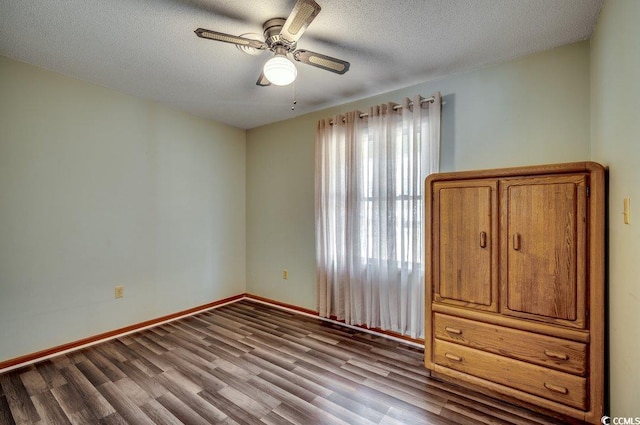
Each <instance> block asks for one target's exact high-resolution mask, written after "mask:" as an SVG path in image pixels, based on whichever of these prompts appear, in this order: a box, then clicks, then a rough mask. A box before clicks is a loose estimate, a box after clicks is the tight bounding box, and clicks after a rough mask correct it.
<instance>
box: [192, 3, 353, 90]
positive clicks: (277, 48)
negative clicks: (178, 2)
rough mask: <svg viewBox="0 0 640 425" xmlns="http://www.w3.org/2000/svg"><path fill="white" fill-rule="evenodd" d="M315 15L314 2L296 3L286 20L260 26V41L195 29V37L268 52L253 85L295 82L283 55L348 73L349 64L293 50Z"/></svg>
mask: <svg viewBox="0 0 640 425" xmlns="http://www.w3.org/2000/svg"><path fill="white" fill-rule="evenodd" d="M318 13H320V6H319V5H318V3H316V2H315V1H314V0H298V1H297V2H296V4H295V6H294V7H293V10H292V11H291V14H290V15H289V17H288V18H287V19H284V18H272V19H269V20H268V21H266V22H265V23H264V24H263V25H262V28H263V34H264V41H262V40H260V39H257V38H259V37H255V38H254V37H251V35H247V34H243V35H242V36H235V35H230V34H225V33H222V32H217V31H212V30H208V29H204V28H198V29H197V30H195V33H196V35H197V36H198V37H200V38H206V39H208V40H216V41H222V42H225V43H231V44H235V45H236V46H237V47H238V48H239V49H240V50H242V51H244V52H246V53H249V54H256V53H261V52H264V51H267V50H270V51H272V52H273V53H274V55H273V57H272V58H271V59H269V60H268V61H267V62H266V63H265V65H264V68H263V70H262V73H261V74H260V77H259V78H258V81H257V82H256V85H258V86H263V87H264V86H269V85H271V84H274V85H278V86H286V85H288V84H291V83H292V82H293V81H294V80H295V79H296V76H297V72H298V71H297V70H296V67H295V65H294V64H293V62H291V60H289V59H288V58H287V55H291V56H292V57H293V59H295V60H296V61H297V62H302V63H306V64H307V65H311V66H315V67H316V68H320V69H324V70H326V71H331V72H335V73H336V74H344V73H345V72H347V71H348V70H349V62H346V61H343V60H341V59H336V58H333V57H331V56H327V55H323V54H320V53H315V52H310V51H309V50H303V49H298V50H296V47H297V42H298V39H300V37H301V36H302V34H303V33H304V31H305V30H306V29H307V27H308V26H309V24H310V23H311V22H312V21H313V20H314V19H315V17H316V16H318ZM256 35H257V34H256ZM250 37H251V38H250Z"/></svg>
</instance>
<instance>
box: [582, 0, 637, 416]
mask: <svg viewBox="0 0 640 425" xmlns="http://www.w3.org/2000/svg"><path fill="white" fill-rule="evenodd" d="M591 135H592V152H593V159H594V160H595V161H598V162H601V163H602V164H604V165H607V166H608V167H609V308H608V313H609V318H610V322H609V343H610V367H609V371H610V380H611V411H610V414H611V416H623V417H640V366H639V365H640V326H639V325H640V261H639V260H640V227H638V224H639V223H640V187H638V186H637V184H638V183H639V182H640V1H637V0H607V1H606V2H605V5H604V8H603V9H602V11H601V14H600V17H599V19H598V24H597V26H596V29H595V32H594V35H593V37H592V40H591ZM626 197H629V198H631V207H632V209H631V224H629V225H627V224H624V222H623V216H622V214H621V213H622V211H623V200H624V198H626Z"/></svg>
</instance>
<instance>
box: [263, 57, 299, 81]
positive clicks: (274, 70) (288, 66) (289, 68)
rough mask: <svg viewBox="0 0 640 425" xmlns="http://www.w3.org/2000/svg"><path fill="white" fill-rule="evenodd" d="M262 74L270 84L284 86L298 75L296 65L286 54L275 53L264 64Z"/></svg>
mask: <svg viewBox="0 0 640 425" xmlns="http://www.w3.org/2000/svg"><path fill="white" fill-rule="evenodd" d="M262 71H263V72H264V76H265V77H267V80H269V82H270V83H271V84H275V85H276V86H286V85H288V84H291V83H293V81H294V80H295V79H296V77H297V75H298V70H297V69H296V66H295V65H294V64H293V62H291V61H290V60H289V59H287V58H286V56H284V55H281V54H276V55H275V56H274V57H272V58H271V59H269V60H268V61H267V63H265V64H264V68H263V69H262Z"/></svg>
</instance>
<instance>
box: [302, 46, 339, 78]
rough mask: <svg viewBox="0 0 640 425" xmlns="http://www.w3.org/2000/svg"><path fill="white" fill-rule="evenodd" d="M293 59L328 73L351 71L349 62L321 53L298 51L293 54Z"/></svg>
mask: <svg viewBox="0 0 640 425" xmlns="http://www.w3.org/2000/svg"><path fill="white" fill-rule="evenodd" d="M293 58H294V59H295V60H297V61H298V62H302V63H306V64H307V65H311V66H315V67H317V68H321V69H324V70H326V71H331V72H335V73H336V74H344V73H345V72H347V71H348V70H349V66H351V65H350V64H349V62H347V61H343V60H341V59H336V58H332V57H331V56H327V55H321V54H320V53H314V52H310V51H308V50H296V51H295V52H293Z"/></svg>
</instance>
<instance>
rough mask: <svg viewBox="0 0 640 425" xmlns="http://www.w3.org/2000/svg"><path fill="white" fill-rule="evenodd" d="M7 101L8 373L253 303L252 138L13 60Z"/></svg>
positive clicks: (0, 82) (2, 318) (2, 354)
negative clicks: (33, 357) (145, 327)
mask: <svg viewBox="0 0 640 425" xmlns="http://www.w3.org/2000/svg"><path fill="white" fill-rule="evenodd" d="M0 93H1V95H0V323H1V324H2V325H1V326H0V361H3V360H7V359H10V358H14V357H17V356H19V355H24V354H28V353H31V352H34V351H37V350H41V349H44V348H49V347H53V346H56V345H59V344H62V343H66V342H70V341H75V340H78V339H81V338H84V337H88V336H92V335H95V334H98V333H101V332H106V331H110V330H113V329H117V328H119V327H123V326H127V325H131V324H134V323H139V322H142V321H145V320H148V319H153V318H156V317H160V316H162V315H166V314H170V313H175V312H177V311H181V310H184V309H187V308H191V307H194V306H198V305H202V304H205V303H209V302H211V301H213V300H217V299H222V298H225V297H228V296H232V295H236V294H239V293H242V292H244V289H245V233H244V231H245V218H244V214H245V132H244V131H243V130H239V129H235V128H231V127H228V126H225V125H222V124H216V123H212V122H210V121H207V120H203V119H199V118H195V117H193V116H189V115H187V114H184V113H182V112H176V111H173V110H171V109H169V108H166V107H163V106H159V105H157V104H154V103H150V102H146V101H143V100H140V99H136V98H133V97H130V96H127V95H124V94H120V93H117V92H114V91H111V90H107V89H104V88H101V87H97V86H94V85H91V84H86V83H83V82H79V81H77V80H73V79H70V78H67V77H63V76H61V75H58V74H54V73H51V72H48V71H44V70H41V69H38V68H35V67H32V66H29V65H25V64H21V63H18V62H14V61H11V60H9V59H6V58H2V57H0ZM119 284H121V285H125V297H124V298H122V299H119V300H115V299H114V286H115V285H119Z"/></svg>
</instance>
